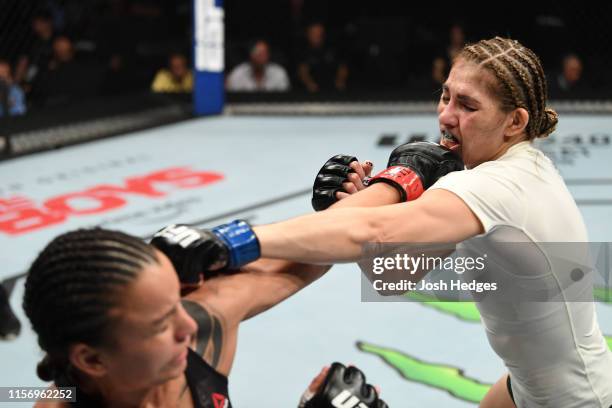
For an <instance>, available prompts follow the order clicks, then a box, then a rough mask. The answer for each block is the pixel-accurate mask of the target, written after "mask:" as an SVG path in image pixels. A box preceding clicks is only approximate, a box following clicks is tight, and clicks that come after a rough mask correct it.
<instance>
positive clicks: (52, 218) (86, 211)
mask: <svg viewBox="0 0 612 408" xmlns="http://www.w3.org/2000/svg"><path fill="white" fill-rule="evenodd" d="M220 180H223V174H221V173H216V172H210V171H199V170H192V169H190V168H189V167H172V168H169V169H165V170H159V171H155V172H153V173H149V174H146V175H144V176H136V177H130V178H127V179H125V181H124V184H123V185H112V184H100V185H96V186H93V187H91V188H88V189H86V190H83V191H78V192H75V193H68V194H62V195H59V196H56V197H51V198H49V199H47V200H45V201H44V202H43V203H42V204H37V203H35V202H34V201H33V200H31V199H29V198H27V197H24V196H13V197H9V198H0V233H4V234H9V235H19V234H24V233H28V232H31V231H35V230H38V229H41V228H46V227H49V226H52V225H55V224H61V223H63V222H65V221H66V220H67V219H68V218H70V217H73V216H86V215H94V214H101V213H105V212H108V211H112V210H115V209H118V208H121V207H124V206H125V205H126V204H128V198H129V197H130V196H139V197H147V198H160V197H166V196H168V195H169V194H170V193H171V192H172V191H175V190H184V189H190V188H198V187H203V186H206V185H209V184H213V183H216V182H218V181H220ZM84 203H85V204H84Z"/></svg>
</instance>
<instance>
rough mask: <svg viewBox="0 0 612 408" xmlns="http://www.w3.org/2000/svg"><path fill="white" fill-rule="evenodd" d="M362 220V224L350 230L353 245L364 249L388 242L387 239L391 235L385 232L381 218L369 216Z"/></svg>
mask: <svg viewBox="0 0 612 408" xmlns="http://www.w3.org/2000/svg"><path fill="white" fill-rule="evenodd" d="M361 219H362V222H359V223H357V225H356V226H355V227H354V228H351V230H350V233H349V239H350V241H351V242H350V243H351V244H352V245H356V246H361V247H363V246H364V245H368V244H370V245H372V244H374V245H376V244H382V243H384V242H387V240H386V237H388V236H389V234H388V233H387V232H386V231H385V230H386V226H385V223H384V222H383V221H382V220H381V219H380V218H377V217H372V216H369V215H367V216H365V217H363V218H361Z"/></svg>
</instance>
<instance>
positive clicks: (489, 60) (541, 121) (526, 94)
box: [455, 37, 559, 140]
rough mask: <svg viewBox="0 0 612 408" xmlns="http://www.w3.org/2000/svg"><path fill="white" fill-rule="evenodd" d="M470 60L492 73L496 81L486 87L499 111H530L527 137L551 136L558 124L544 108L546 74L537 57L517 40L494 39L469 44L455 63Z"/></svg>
mask: <svg viewBox="0 0 612 408" xmlns="http://www.w3.org/2000/svg"><path fill="white" fill-rule="evenodd" d="M457 59H461V60H464V61H471V62H474V63H476V64H478V65H479V66H480V67H483V68H485V69H487V70H488V71H489V72H491V73H492V74H493V75H494V76H495V78H496V79H497V81H496V82H495V83H493V84H489V86H490V87H491V89H490V90H491V92H492V94H493V95H495V96H497V97H498V99H499V100H500V102H501V109H502V110H503V111H504V112H510V111H512V110H514V109H516V108H524V109H526V110H527V112H529V122H528V123H527V128H526V132H527V137H528V139H529V140H533V139H535V138H536V137H546V136H548V135H550V134H551V133H552V132H553V131H554V130H555V127H556V126H557V122H558V121H559V119H558V115H557V113H556V112H555V111H554V110H552V109H549V108H547V107H546V101H547V94H548V89H547V85H546V75H545V74H544V70H543V68H542V64H541V62H540V59H539V58H538V56H537V55H536V54H535V53H534V52H533V51H531V50H530V49H529V48H527V47H525V46H523V45H522V44H521V43H519V42H518V41H516V40H511V39H509V38H501V37H495V38H492V39H489V40H482V41H479V42H477V43H475V44H468V45H466V46H465V47H463V49H462V50H461V51H460V52H459V54H458V55H457V57H456V59H455V61H456V60H457Z"/></svg>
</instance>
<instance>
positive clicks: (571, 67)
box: [550, 54, 589, 98]
mask: <svg viewBox="0 0 612 408" xmlns="http://www.w3.org/2000/svg"><path fill="white" fill-rule="evenodd" d="M582 70H583V66H582V60H581V59H580V57H579V56H578V55H576V54H566V55H565V56H564V57H563V60H562V62H561V70H560V72H559V73H558V74H557V75H555V76H554V78H553V80H552V81H551V82H552V83H551V89H550V96H551V97H552V98H564V97H583V96H586V94H587V93H588V92H589V90H588V86H587V85H586V83H585V80H584V78H583V76H582Z"/></svg>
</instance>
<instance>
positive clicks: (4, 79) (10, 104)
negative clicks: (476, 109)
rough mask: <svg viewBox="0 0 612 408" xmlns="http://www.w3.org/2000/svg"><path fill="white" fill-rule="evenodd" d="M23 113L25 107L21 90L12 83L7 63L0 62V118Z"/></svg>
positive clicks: (9, 66)
mask: <svg viewBox="0 0 612 408" xmlns="http://www.w3.org/2000/svg"><path fill="white" fill-rule="evenodd" d="M24 113H26V106H25V95H24V93H23V90H22V89H21V88H20V87H19V85H17V84H15V83H14V82H13V77H12V74H11V65H10V64H9V63H8V61H4V60H0V117H2V116H15V115H23V114H24Z"/></svg>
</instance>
